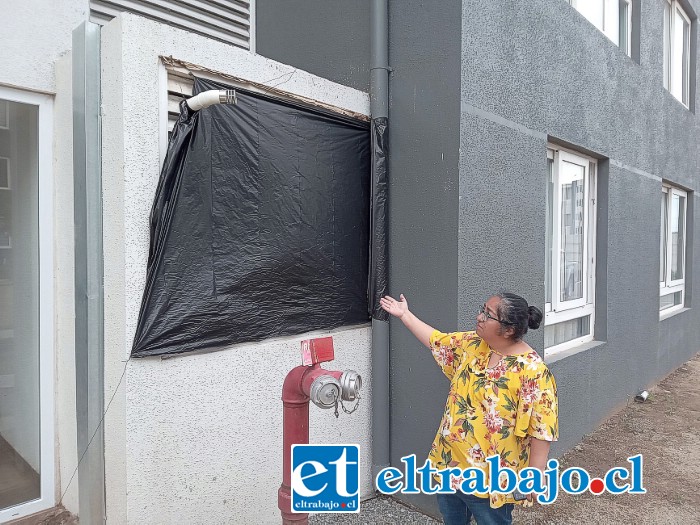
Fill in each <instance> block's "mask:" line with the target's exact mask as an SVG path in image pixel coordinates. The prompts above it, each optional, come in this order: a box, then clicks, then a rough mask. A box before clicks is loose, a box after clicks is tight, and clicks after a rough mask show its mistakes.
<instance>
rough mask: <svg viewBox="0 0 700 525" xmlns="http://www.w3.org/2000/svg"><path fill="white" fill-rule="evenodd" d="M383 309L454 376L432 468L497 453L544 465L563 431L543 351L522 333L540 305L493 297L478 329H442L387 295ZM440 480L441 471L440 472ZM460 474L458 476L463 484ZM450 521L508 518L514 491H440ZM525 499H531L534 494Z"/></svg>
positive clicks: (472, 462) (504, 459)
mask: <svg viewBox="0 0 700 525" xmlns="http://www.w3.org/2000/svg"><path fill="white" fill-rule="evenodd" d="M380 304H381V306H382V308H384V310H386V311H387V312H389V313H390V314H391V315H393V316H395V317H398V318H399V319H401V321H402V322H403V324H404V325H405V326H406V327H407V328H408V329H409V330H410V331H411V332H412V333H413V335H415V336H416V337H417V338H418V340H419V341H420V342H421V343H423V344H424V345H425V346H427V347H428V348H430V350H431V351H432V354H433V357H434V358H435V360H436V361H437V363H438V365H440V368H442V371H443V372H444V373H445V375H446V376H447V378H448V379H449V380H450V390H449V394H448V396H447V403H446V405H445V412H444V415H443V417H442V422H441V424H440V429H439V430H438V433H437V436H436V437H435V441H434V442H433V445H432V447H431V450H430V454H429V456H428V457H429V459H430V460H431V462H432V465H433V467H434V468H437V469H438V470H441V469H445V468H452V467H454V468H459V469H466V468H479V469H482V470H483V471H484V473H485V474H486V480H487V486H488V483H489V478H488V464H487V463H486V458H487V457H489V456H492V455H495V454H498V455H499V456H500V458H501V467H505V466H508V467H510V468H512V469H513V470H515V471H516V472H518V471H520V470H521V469H523V468H525V467H528V466H530V467H535V468H538V469H540V470H541V471H544V469H545V468H546V464H547V456H548V454H549V446H550V442H551V441H555V440H556V439H557V437H558V417H557V388H556V384H555V382H554V377H553V376H552V374H551V372H550V371H549V369H548V368H547V365H545V364H544V362H543V361H542V358H541V357H540V356H539V355H538V354H537V352H535V351H534V350H533V349H532V348H530V347H529V346H528V345H527V343H525V342H524V341H523V340H522V338H523V336H524V335H525V333H526V332H527V330H528V328H532V329H536V328H539V326H540V323H541V322H542V312H541V311H540V310H539V309H537V308H535V307H534V306H528V304H527V301H525V299H523V298H522V297H520V296H518V295H515V294H510V293H501V294H498V295H494V296H493V297H491V298H490V299H489V300H488V301H486V303H485V304H484V305H483V306H482V307H481V309H480V310H479V314H478V315H477V316H476V331H472V332H454V333H449V334H444V333H442V332H440V331H438V330H435V329H434V328H433V327H432V326H429V325H427V324H426V323H424V322H423V321H421V320H420V319H418V318H417V317H416V316H415V315H413V313H411V311H410V310H409V309H408V302H407V301H406V298H405V297H404V296H403V294H402V295H401V296H400V301H397V300H396V299H393V298H392V297H389V296H385V297H383V298H382V299H381V300H380ZM436 480H437V477H436ZM460 482H461V480H459V479H457V480H455V481H454V482H453V488H459V484H460ZM437 497H438V506H439V508H440V512H441V513H442V516H443V518H444V521H445V523H446V524H447V525H464V524H467V523H469V521H470V519H471V517H472V516H474V518H475V519H476V521H477V523H478V524H479V525H490V524H509V523H511V522H512V519H511V513H512V512H513V505H514V504H515V499H514V498H513V497H512V495H511V494H498V493H492V494H488V493H484V494H476V493H475V494H465V493H463V492H460V491H459V490H457V492H456V493H455V494H438V496H437ZM526 501H527V504H528V505H531V503H530V501H531V498H528V500H526Z"/></svg>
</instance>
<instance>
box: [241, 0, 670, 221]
mask: <svg viewBox="0 0 700 525" xmlns="http://www.w3.org/2000/svg"><path fill="white" fill-rule="evenodd" d="M369 10H370V0H352V1H350V2H348V1H347V0H284V1H283V2H280V1H270V0H262V1H258V2H256V3H255V17H256V22H255V31H256V37H255V38H256V52H257V53H258V54H260V55H263V56H266V57H268V58H272V59H273V60H277V61H279V62H282V63H284V64H289V65H291V66H295V67H298V68H300V69H303V70H305V71H308V72H309V73H313V74H314V75H318V76H321V77H324V78H327V79H329V80H332V81H333V82H338V83H339V84H344V85H346V86H350V87H353V88H355V89H360V90H362V91H368V90H369V52H370V49H369V46H370V41H369V21H370V19H369V13H370V11H369ZM659 213H660V212H659Z"/></svg>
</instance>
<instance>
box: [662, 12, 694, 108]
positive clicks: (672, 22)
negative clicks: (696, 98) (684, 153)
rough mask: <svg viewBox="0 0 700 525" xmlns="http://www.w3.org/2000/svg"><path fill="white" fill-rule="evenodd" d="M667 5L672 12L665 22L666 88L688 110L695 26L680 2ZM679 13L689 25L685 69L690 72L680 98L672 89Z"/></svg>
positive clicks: (664, 65) (664, 66) (682, 87)
mask: <svg viewBox="0 0 700 525" xmlns="http://www.w3.org/2000/svg"><path fill="white" fill-rule="evenodd" d="M665 1H666V4H667V5H668V6H669V8H670V11H669V20H668V23H666V20H664V33H663V34H664V53H663V57H664V64H663V68H664V87H665V88H666V89H667V90H668V91H669V93H671V94H672V95H673V97H674V98H675V99H676V100H678V101H679V102H680V103H681V104H683V105H684V106H685V107H686V108H687V107H688V104H689V101H690V54H691V48H690V34H691V33H692V30H693V24H692V21H691V20H690V17H689V16H688V15H687V14H686V12H685V11H684V10H683V8H682V7H681V5H680V4H679V2H678V0H665ZM676 13H678V14H680V15H681V17H682V18H683V19H684V20H685V21H686V22H687V23H688V39H687V41H686V42H685V45H684V47H685V46H687V49H688V55H687V56H686V57H685V67H686V70H687V71H688V77H687V78H686V79H684V83H685V85H684V86H681V96H680V98H679V97H678V96H676V94H675V93H674V92H673V90H672V89H671V83H672V79H673V73H674V70H673V64H674V63H675V60H674V59H675V56H674V53H675V51H674V47H675V46H674V45H673V40H674V38H673V37H674V35H675V32H676V17H675V14H676ZM683 91H685V93H686V95H687V97H688V100H683Z"/></svg>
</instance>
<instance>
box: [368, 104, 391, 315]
mask: <svg viewBox="0 0 700 525" xmlns="http://www.w3.org/2000/svg"><path fill="white" fill-rule="evenodd" d="M388 120H389V119H387V118H386V117H380V118H376V119H373V120H372V215H371V218H370V221H371V231H372V234H371V237H370V260H369V265H370V266H369V282H368V283H367V297H369V313H370V315H371V316H372V317H373V318H375V319H379V320H380V321H389V314H388V313H387V312H386V311H385V310H384V309H383V308H382V307H381V306H379V299H381V298H382V297H384V296H385V295H386V293H387V275H388V267H387V260H388V258H389V257H388V249H389V243H388V241H387V238H386V234H387V231H388V223H387V215H388V202H387V196H388V193H389V192H388V181H387V165H386V163H387V132H388V129H387V125H388Z"/></svg>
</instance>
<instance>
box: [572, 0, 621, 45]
mask: <svg viewBox="0 0 700 525" xmlns="http://www.w3.org/2000/svg"><path fill="white" fill-rule="evenodd" d="M590 1H591V0H569V4H570V5H571V6H572V7H573V8H574V9H576V10H577V11H578V12H579V13H581V14H582V16H583V17H584V18H586V20H588V21H589V22H591V23H592V24H593V25H594V26H595V27H597V28H598V30H599V31H600V32H601V33H603V34H604V35H605V36H607V37H608V38H609V39H610V40H612V41H613V43H614V44H615V45H617V46H619V45H620V3H621V2H624V3H626V4H627V49H623V52H624V53H625V54H626V55H628V56H629V55H630V54H631V47H632V44H631V40H632V0H601V1H602V2H603V20H602V26H598V24H596V23H595V22H594V21H592V20H590V19H589V18H588V17H586V15H585V14H583V12H582V11H581V9H580V7H581V6H582V5H583V4H588V3H589V2H590Z"/></svg>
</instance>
